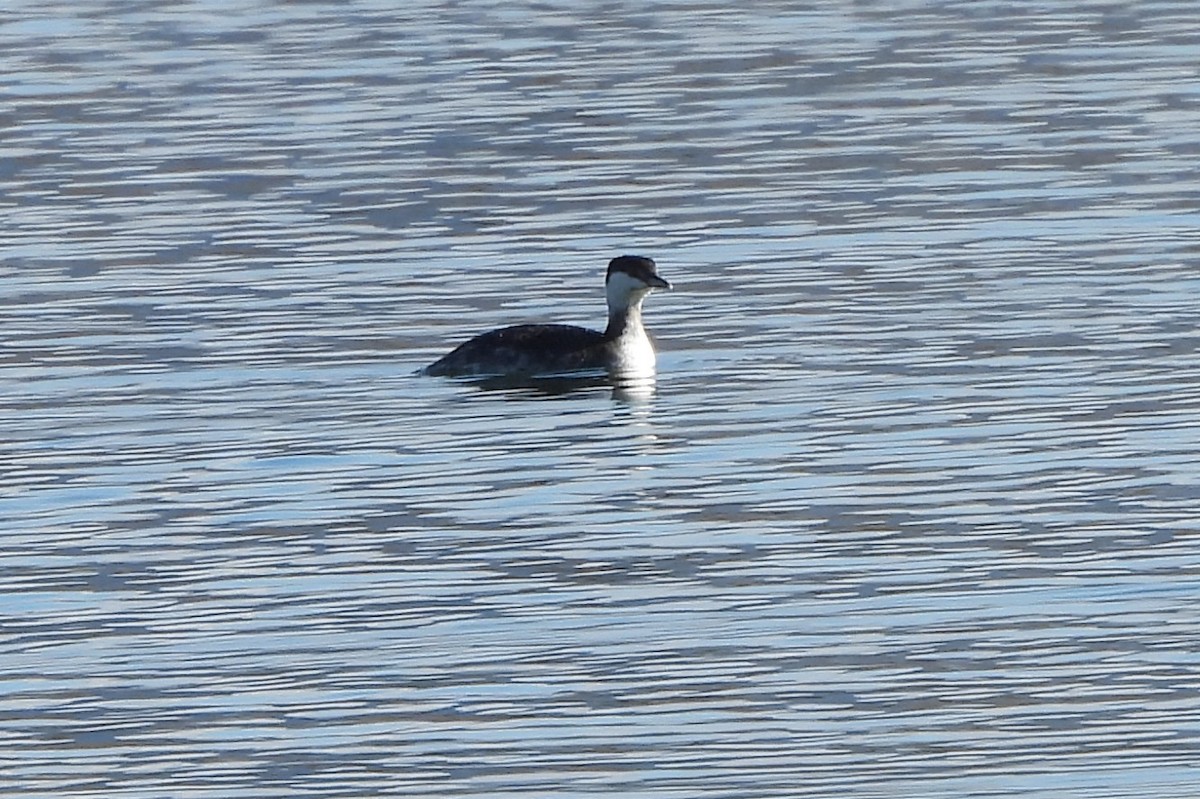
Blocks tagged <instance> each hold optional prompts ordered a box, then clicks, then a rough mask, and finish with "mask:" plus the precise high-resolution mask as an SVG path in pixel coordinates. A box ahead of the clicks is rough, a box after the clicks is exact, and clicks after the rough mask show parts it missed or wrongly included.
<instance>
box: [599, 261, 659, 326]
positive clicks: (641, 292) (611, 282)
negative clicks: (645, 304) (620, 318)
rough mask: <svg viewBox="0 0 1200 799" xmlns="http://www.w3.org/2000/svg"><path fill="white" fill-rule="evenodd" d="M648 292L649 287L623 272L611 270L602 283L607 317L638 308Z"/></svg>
mask: <svg viewBox="0 0 1200 799" xmlns="http://www.w3.org/2000/svg"><path fill="white" fill-rule="evenodd" d="M649 293H650V287H649V286H647V285H646V284H645V283H643V282H642V281H640V280H638V279H637V278H635V277H631V276H630V275H627V274H625V273H624V272H613V273H612V274H611V275H609V276H608V281H607V282H606V283H605V284H604V294H605V299H607V300H608V315H609V318H611V317H612V316H613V314H619V313H622V312H623V311H625V310H627V309H631V308H637V309H640V308H641V305H642V299H643V298H644V297H645V296H646V295H647V294H649Z"/></svg>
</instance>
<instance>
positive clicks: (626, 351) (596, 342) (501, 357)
mask: <svg viewBox="0 0 1200 799" xmlns="http://www.w3.org/2000/svg"><path fill="white" fill-rule="evenodd" d="M670 288H671V284H670V283H668V282H667V281H665V280H663V279H662V278H661V277H659V276H658V272H657V271H656V269H655V265H654V261H652V260H650V259H649V258H643V257H641V256H638V255H622V256H620V257H618V258H614V259H612V261H610V262H609V264H608V274H607V275H606V276H605V278H604V291H605V295H606V297H607V298H608V327H607V328H605V330H604V332H603V333H598V332H596V331H594V330H588V329H587V328H585V327H576V326H574V325H516V326H515V327H503V328H499V329H497V330H491V331H489V332H487V333H484V334H482V335H479V336H476V337H475V338H473V339H471V340H470V341H468V342H466V343H465V344H462V345H460V346H459V347H458V348H457V349H455V350H454V351H453V352H451V353H450V354H449V355H446V356H445V357H444V358H441V359H440V360H437V361H435V362H434V363H432V364H430V365H429V366H427V367H425V369H424V370H423V373H424V374H427V375H455V376H465V375H474V376H483V375H544V374H555V373H561V372H573V371H578V370H585V369H589V370H590V369H606V370H608V372H609V373H610V374H614V375H649V374H653V372H654V347H653V346H652V345H651V343H650V337H649V336H647V335H646V328H644V327H642V300H644V299H645V298H646V295H647V294H649V293H650V292H651V291H653V290H654V289H670Z"/></svg>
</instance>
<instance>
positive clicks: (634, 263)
mask: <svg viewBox="0 0 1200 799" xmlns="http://www.w3.org/2000/svg"><path fill="white" fill-rule="evenodd" d="M613 272H624V273H625V274H627V275H629V276H630V277H634V278H637V279H638V280H640V281H642V282H643V283H645V284H646V285H647V286H650V287H652V288H657V289H669V288H671V284H670V283H668V282H667V281H665V280H663V279H662V278H661V277H659V276H658V269H657V267H656V266H655V264H654V261H653V260H652V259H650V258H645V257H643V256H641V255H620V256H618V257H616V258H613V259H612V260H611V261H609V262H608V274H607V275H605V277H604V279H605V280H608V278H609V277H611V276H612V273H613Z"/></svg>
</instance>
